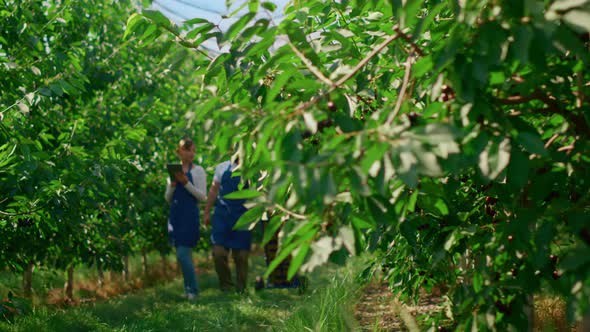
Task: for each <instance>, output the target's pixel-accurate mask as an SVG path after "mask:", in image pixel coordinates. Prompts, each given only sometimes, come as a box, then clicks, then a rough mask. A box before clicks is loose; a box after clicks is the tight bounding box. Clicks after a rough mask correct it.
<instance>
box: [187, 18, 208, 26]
mask: <svg viewBox="0 0 590 332" xmlns="http://www.w3.org/2000/svg"><path fill="white" fill-rule="evenodd" d="M201 23H205V24H210V23H211V22H209V20H206V19H204V18H199V17H197V18H193V19H190V20H187V21H184V24H185V25H194V24H201Z"/></svg>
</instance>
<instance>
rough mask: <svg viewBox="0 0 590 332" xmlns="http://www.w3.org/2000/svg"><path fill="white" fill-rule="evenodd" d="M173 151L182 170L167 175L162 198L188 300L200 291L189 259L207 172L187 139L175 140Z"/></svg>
mask: <svg viewBox="0 0 590 332" xmlns="http://www.w3.org/2000/svg"><path fill="white" fill-rule="evenodd" d="M176 154H177V155H178V157H179V158H180V161H181V162H182V172H177V173H176V174H174V176H175V179H174V180H171V179H170V178H168V181H167V185H166V194H165V198H166V201H167V202H168V203H170V215H169V217H168V232H169V234H170V240H171V242H172V243H173V245H174V246H175V247H176V258H177V261H178V264H179V265H180V267H181V270H182V276H183V278H184V291H185V295H186V297H187V299H188V300H191V301H192V300H194V299H195V297H196V296H197V294H198V292H199V288H198V284H197V276H196V274H195V267H194V265H193V260H192V249H193V248H194V247H195V246H196V245H197V242H198V241H199V235H200V234H199V206H198V201H204V200H206V199H207V194H206V193H207V175H206V174H205V170H204V169H203V167H201V166H199V165H194V164H193V159H194V157H195V144H194V142H193V141H192V140H191V139H189V138H183V139H182V140H180V142H179V143H178V147H177V149H176Z"/></svg>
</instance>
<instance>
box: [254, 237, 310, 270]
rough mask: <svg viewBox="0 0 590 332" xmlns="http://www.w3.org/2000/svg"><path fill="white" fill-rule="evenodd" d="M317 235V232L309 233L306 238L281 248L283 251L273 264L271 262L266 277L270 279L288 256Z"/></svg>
mask: <svg viewBox="0 0 590 332" xmlns="http://www.w3.org/2000/svg"><path fill="white" fill-rule="evenodd" d="M315 234H316V231H310V232H309V233H307V234H305V235H304V236H302V237H300V238H298V239H297V240H295V241H293V242H291V243H289V244H288V245H287V246H286V247H284V248H281V250H280V251H279V253H278V254H277V256H276V257H275V259H273V260H272V262H270V264H269V265H268V268H267V269H266V272H264V277H265V278H268V276H269V275H270V274H271V273H272V271H274V270H275V269H276V268H277V266H279V264H281V262H282V261H284V260H285V258H287V256H289V255H290V254H291V253H292V252H293V250H294V249H295V248H297V247H298V246H299V245H300V244H302V243H304V242H306V241H309V240H311V238H313V237H314V236H315Z"/></svg>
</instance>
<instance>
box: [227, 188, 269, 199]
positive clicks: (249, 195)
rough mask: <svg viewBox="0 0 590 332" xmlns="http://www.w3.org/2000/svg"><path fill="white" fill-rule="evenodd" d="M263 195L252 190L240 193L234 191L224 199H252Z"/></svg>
mask: <svg viewBox="0 0 590 332" xmlns="http://www.w3.org/2000/svg"><path fill="white" fill-rule="evenodd" d="M261 195H262V193H261V192H259V191H256V190H252V189H244V190H240V191H234V192H233V193H229V194H227V195H225V196H223V198H226V199H252V198H256V197H259V196H261Z"/></svg>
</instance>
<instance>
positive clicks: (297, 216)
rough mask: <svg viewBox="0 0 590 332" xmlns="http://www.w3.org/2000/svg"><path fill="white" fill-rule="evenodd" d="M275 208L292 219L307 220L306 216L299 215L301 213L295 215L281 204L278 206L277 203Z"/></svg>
mask: <svg viewBox="0 0 590 332" xmlns="http://www.w3.org/2000/svg"><path fill="white" fill-rule="evenodd" d="M274 207H275V208H277V209H279V210H281V211H283V212H284V213H286V214H288V215H290V216H291V217H294V218H296V219H301V220H307V217H306V216H304V215H302V214H299V213H295V212H292V211H289V210H287V209H286V208H284V207H282V206H280V205H279V204H276V203H275V204H274Z"/></svg>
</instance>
